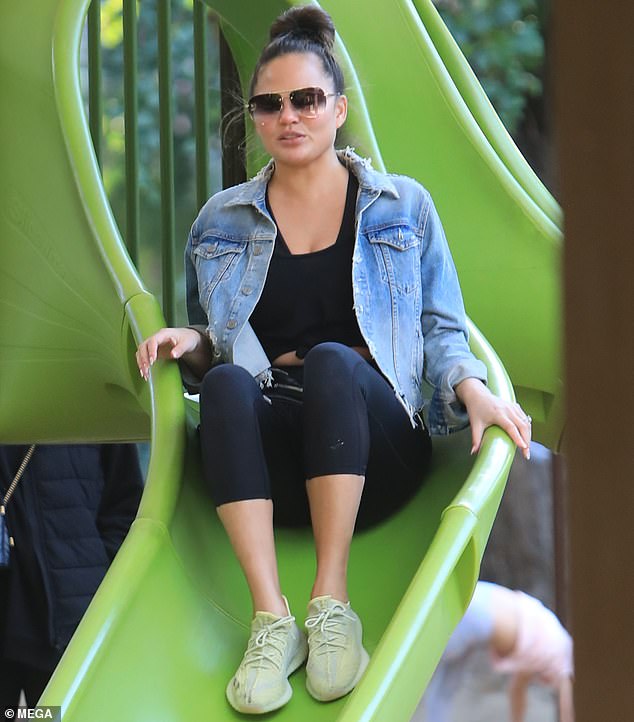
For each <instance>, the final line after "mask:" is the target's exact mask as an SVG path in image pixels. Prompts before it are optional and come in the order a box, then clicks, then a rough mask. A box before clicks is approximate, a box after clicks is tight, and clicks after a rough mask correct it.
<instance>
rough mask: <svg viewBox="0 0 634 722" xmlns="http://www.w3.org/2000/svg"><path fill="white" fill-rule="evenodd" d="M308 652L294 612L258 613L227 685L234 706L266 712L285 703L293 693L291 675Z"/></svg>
mask: <svg viewBox="0 0 634 722" xmlns="http://www.w3.org/2000/svg"><path fill="white" fill-rule="evenodd" d="M284 601H285V602H286V599H284ZM286 607H287V608H288V602H287V603H286ZM307 653H308V647H307V645H306V637H305V636H304V634H303V633H302V631H301V630H300V629H299V627H298V626H297V624H295V617H293V616H292V615H291V614H290V611H289V614H288V615H287V616H285V617H278V616H277V615H276V614H271V613H269V612H256V613H255V617H254V618H253V621H252V622H251V636H250V637H249V642H248V644H247V651H246V652H245V653H244V657H243V658H242V662H240V666H239V667H238V669H237V671H236V673H235V674H234V675H233V677H232V678H231V680H230V682H229V684H228V685H227V699H228V700H229V703H230V704H231V706H232V707H233V708H234V709H235V710H237V711H238V712H246V713H251V714H263V713H265V712H271V711H272V710H274V709H278V707H282V706H283V705H285V704H286V703H287V702H288V700H289V699H290V698H291V696H292V694H293V690H292V689H291V685H290V684H289V682H288V676H289V675H290V674H292V673H293V672H294V671H295V670H296V669H297V668H298V667H300V666H301V665H302V664H303V662H304V660H305V659H306V655H307Z"/></svg>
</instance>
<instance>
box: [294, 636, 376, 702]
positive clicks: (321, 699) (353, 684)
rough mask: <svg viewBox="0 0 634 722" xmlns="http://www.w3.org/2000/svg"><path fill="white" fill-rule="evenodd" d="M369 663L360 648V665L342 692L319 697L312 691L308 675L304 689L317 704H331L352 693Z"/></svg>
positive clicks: (367, 655) (365, 654)
mask: <svg viewBox="0 0 634 722" xmlns="http://www.w3.org/2000/svg"><path fill="white" fill-rule="evenodd" d="M369 661H370V655H369V654H368V653H367V652H366V651H365V649H364V648H363V647H362V648H361V664H360V665H359V671H358V672H357V673H356V675H355V677H354V679H353V680H352V682H351V683H350V684H349V685H348V686H347V687H345V688H344V689H343V690H338V691H336V692H332V693H331V694H328V695H320V694H318V693H317V692H315V691H314V690H313V689H312V686H311V684H310V677H308V675H307V676H306V689H307V690H308V692H309V693H310V695H311V697H314V698H315V699H316V700H317V701H318V702H333V701H334V700H336V699H339V698H340V697H345V696H346V695H347V694H349V693H350V692H352V690H353V689H354V688H355V687H356V686H357V684H359V680H360V679H361V677H363V673H364V672H365V669H366V667H367V666H368V662H369Z"/></svg>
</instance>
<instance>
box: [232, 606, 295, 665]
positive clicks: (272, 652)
mask: <svg viewBox="0 0 634 722" xmlns="http://www.w3.org/2000/svg"><path fill="white" fill-rule="evenodd" d="M294 621H295V617H293V616H288V617H281V618H280V619H278V620H276V621H275V622H272V623H271V624H266V625H264V626H263V627H262V629H260V630H259V632H258V633H257V634H256V635H255V637H252V638H251V639H249V642H248V644H247V650H246V652H245V653H244V659H243V664H248V665H249V666H252V667H254V668H256V669H266V668H267V667H269V668H271V667H272V668H273V669H277V670H281V669H282V660H283V659H284V650H285V647H286V644H287V642H288V630H287V629H284V627H286V628H288V626H289V624H291V623H292V622H294Z"/></svg>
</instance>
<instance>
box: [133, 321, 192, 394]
mask: <svg viewBox="0 0 634 722" xmlns="http://www.w3.org/2000/svg"><path fill="white" fill-rule="evenodd" d="M203 339H204V337H203V336H202V334H200V333H199V332H198V331H196V329H193V328H162V329H161V330H160V331H157V332H156V333H155V334H153V335H152V336H150V337H149V338H146V339H145V341H143V343H141V344H139V348H138V349H137V352H136V362H137V366H138V367H139V372H140V374H141V377H142V378H144V379H145V380H146V381H147V380H148V378H149V376H150V367H151V366H152V364H153V363H154V362H155V361H156V359H157V358H160V359H179V358H181V357H182V356H183V355H185V354H190V353H195V352H196V351H198V350H199V349H200V347H201V344H202V343H203Z"/></svg>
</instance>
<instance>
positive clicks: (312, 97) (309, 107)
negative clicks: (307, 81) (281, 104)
mask: <svg viewBox="0 0 634 722" xmlns="http://www.w3.org/2000/svg"><path fill="white" fill-rule="evenodd" d="M289 98H290V101H291V103H292V104H293V107H294V108H295V109H296V110H297V111H298V112H300V113H301V114H302V115H307V116H315V115H317V114H318V113H319V111H321V110H323V109H324V107H325V105H326V95H325V93H324V91H323V90H322V89H321V88H300V89H299V90H294V91H293V92H292V93H290V95H289Z"/></svg>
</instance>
